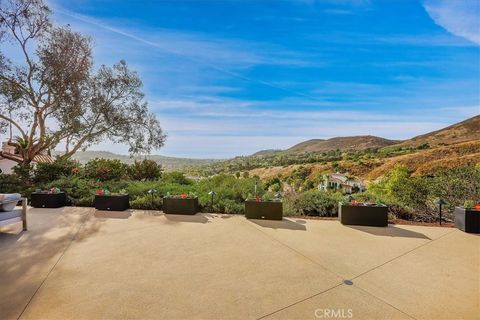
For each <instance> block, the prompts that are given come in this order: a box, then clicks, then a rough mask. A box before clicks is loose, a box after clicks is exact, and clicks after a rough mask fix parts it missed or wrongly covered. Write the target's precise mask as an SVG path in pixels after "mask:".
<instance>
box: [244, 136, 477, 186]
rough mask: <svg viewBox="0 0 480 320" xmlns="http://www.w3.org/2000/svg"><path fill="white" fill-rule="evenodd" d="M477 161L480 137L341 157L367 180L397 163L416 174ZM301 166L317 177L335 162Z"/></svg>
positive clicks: (278, 171)
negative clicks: (377, 155)
mask: <svg viewBox="0 0 480 320" xmlns="http://www.w3.org/2000/svg"><path fill="white" fill-rule="evenodd" d="M476 163H480V140H478V141H470V142H463V143H458V144H454V145H448V146H439V147H436V148H432V149H427V150H419V151H417V152H415V153H412V154H407V155H401V156H396V157H392V158H384V159H371V160H365V161H361V162H354V161H341V162H340V163H339V164H340V165H341V167H342V168H343V169H345V170H346V171H348V172H349V173H351V174H353V175H355V176H358V177H360V178H362V179H365V180H367V181H372V180H376V179H378V178H379V177H381V176H383V175H384V174H386V173H388V172H389V171H390V170H392V169H393V168H394V167H395V166H396V165H398V164H400V165H406V166H407V167H409V168H410V169H411V170H413V171H414V174H415V175H426V174H428V173H430V172H432V171H434V170H435V169H439V168H443V169H448V168H454V167H458V166H462V165H467V164H476ZM300 166H301V165H290V166H283V167H269V168H257V169H253V170H251V171H250V175H258V176H259V177H260V178H262V179H271V178H274V177H279V176H280V177H287V176H289V175H291V174H292V173H293V171H294V170H295V169H297V168H298V167H300ZM302 166H303V167H306V168H310V169H311V170H312V173H311V174H310V179H315V178H317V177H318V176H319V175H321V174H323V173H328V172H332V171H333V167H332V163H327V164H304V165H302Z"/></svg>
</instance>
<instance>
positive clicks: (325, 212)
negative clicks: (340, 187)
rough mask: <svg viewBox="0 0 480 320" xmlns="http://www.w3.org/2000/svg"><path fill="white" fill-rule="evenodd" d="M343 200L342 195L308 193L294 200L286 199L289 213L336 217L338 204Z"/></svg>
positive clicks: (322, 192) (319, 192) (317, 192)
mask: <svg viewBox="0 0 480 320" xmlns="http://www.w3.org/2000/svg"><path fill="white" fill-rule="evenodd" d="M342 200H343V196H342V195H341V194H340V193H331V192H324V191H316V190H315V191H314V190H312V191H307V192H304V193H301V194H300V195H298V196H296V197H294V198H286V201H285V202H286V203H287V207H288V208H287V212H289V213H293V214H297V215H298V214H300V215H308V216H310V215H315V216H335V215H336V214H337V212H338V203H339V202H340V201H342Z"/></svg>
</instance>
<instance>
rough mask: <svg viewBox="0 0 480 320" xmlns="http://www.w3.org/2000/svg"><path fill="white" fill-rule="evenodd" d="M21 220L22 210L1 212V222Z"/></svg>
mask: <svg viewBox="0 0 480 320" xmlns="http://www.w3.org/2000/svg"><path fill="white" fill-rule="evenodd" d="M19 217H20V218H21V217H22V210H13V211H8V212H0V221H4V220H8V219H13V218H19Z"/></svg>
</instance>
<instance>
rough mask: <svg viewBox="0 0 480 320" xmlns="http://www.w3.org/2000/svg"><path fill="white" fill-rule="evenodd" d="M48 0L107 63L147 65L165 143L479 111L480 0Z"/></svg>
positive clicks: (285, 135) (434, 124)
mask: <svg viewBox="0 0 480 320" xmlns="http://www.w3.org/2000/svg"><path fill="white" fill-rule="evenodd" d="M48 3H49V4H50V6H51V7H52V9H53V11H54V12H55V16H54V17H55V20H56V21H57V22H58V23H62V24H66V23H68V24H70V25H71V26H72V28H73V29H75V30H78V31H81V32H83V33H85V34H88V35H91V36H92V37H93V38H94V43H95V50H94V53H95V59H96V63H97V64H102V63H105V64H112V63H114V62H115V61H118V60H120V59H125V60H126V61H127V62H128V63H129V65H130V66H131V68H132V69H134V70H136V71H138V72H139V74H140V76H141V78H142V79H143V82H144V91H145V93H146V97H147V100H148V101H149V105H150V108H151V109H152V111H154V112H155V113H156V114H157V115H158V117H159V119H160V121H161V123H162V126H163V128H164V129H165V131H166V132H167V134H168V141H167V144H166V146H165V147H164V148H163V149H161V150H158V151H156V152H155V153H158V154H164V155H170V156H181V157H196V158H226V157H232V156H236V155H247V154H251V153H253V152H256V151H258V150H261V149H270V148H287V147H289V146H291V145H293V144H295V143H297V142H300V141H303V140H306V139H311V138H329V137H334V136H348V135H364V134H371V135H377V136H382V137H386V138H392V139H404V138H410V137H412V136H414V135H417V134H421V133H425V132H427V131H431V130H435V129H438V128H441V127H444V126H447V125H449V124H452V123H455V122H458V121H461V120H463V119H466V118H467V117H471V116H474V115H476V114H479V113H480V93H479V90H480V89H479V88H480V51H479V50H480V46H479V45H480V30H479V21H480V15H479V12H480V2H479V1H476V0H469V1H463V0H454V1H447V0H428V1H420V0H397V1H395V0H325V1H315V0H304V1H302V0H291V1H274V0H263V1H261V0H242V1H240V0H239V1H235V0H223V1H221V0H215V1H207V0H205V1H203V0H186V1H182V0H175V1H174V0H159V1H118V0H105V1H92V0H70V1H60V0H55V1H49V2H48ZM93 149H97V150H106V149H107V150H111V151H115V152H118V153H125V152H126V149H127V148H126V147H124V146H121V145H115V146H113V147H112V146H111V145H109V144H106V143H105V144H101V145H99V146H96V147H95V148H93Z"/></svg>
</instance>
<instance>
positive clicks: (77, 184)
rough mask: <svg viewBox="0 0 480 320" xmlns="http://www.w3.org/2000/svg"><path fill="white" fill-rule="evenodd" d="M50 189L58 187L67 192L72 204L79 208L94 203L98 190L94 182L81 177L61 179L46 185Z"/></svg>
mask: <svg viewBox="0 0 480 320" xmlns="http://www.w3.org/2000/svg"><path fill="white" fill-rule="evenodd" d="M49 187H57V188H60V190H63V191H65V192H66V193H67V195H68V197H69V198H70V199H71V200H72V203H73V204H74V205H78V206H82V204H84V205H88V204H89V203H93V196H94V193H95V190H96V189H97V188H98V186H97V183H96V182H95V181H94V180H91V179H83V178H81V177H61V178H59V179H57V180H55V181H52V182H50V183H49V184H48V185H45V188H49Z"/></svg>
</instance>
